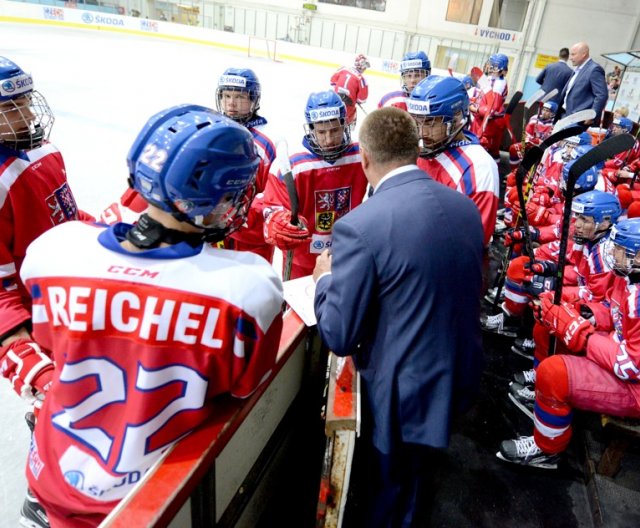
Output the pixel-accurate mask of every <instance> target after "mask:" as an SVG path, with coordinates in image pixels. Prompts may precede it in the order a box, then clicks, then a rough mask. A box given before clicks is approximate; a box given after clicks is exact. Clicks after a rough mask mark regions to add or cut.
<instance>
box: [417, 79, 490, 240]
mask: <svg viewBox="0 0 640 528" xmlns="http://www.w3.org/2000/svg"><path fill="white" fill-rule="evenodd" d="M407 106H408V112H409V114H411V116H412V117H413V118H414V119H415V121H416V123H417V124H418V128H419V132H420V137H421V138H422V139H421V152H420V157H419V158H418V166H419V167H420V168H421V169H423V170H424V171H426V172H427V174H429V176H431V177H432V178H433V179H434V180H436V181H438V182H440V183H442V184H444V185H446V186H448V187H451V188H452V189H456V190H458V191H459V192H461V193H463V194H465V195H466V196H468V197H469V198H471V200H473V201H474V202H475V204H476V205H477V207H478V211H480V216H481V217H482V227H483V229H484V243H485V245H488V243H489V240H490V239H491V235H492V234H493V230H494V228H495V224H496V211H497V210H498V196H499V194H498V193H499V179H498V167H497V165H496V163H495V161H493V159H492V158H491V156H489V155H488V154H487V152H486V151H485V150H484V149H483V148H482V147H481V146H480V145H479V143H478V139H477V138H476V137H475V136H474V135H473V134H471V133H469V132H467V131H465V126H466V124H467V121H468V119H469V97H468V95H467V91H466V90H465V89H464V86H463V85H462V83H461V82H460V81H459V80H458V79H456V78H454V77H441V76H439V75H431V76H429V77H428V78H427V79H424V80H422V81H420V83H418V85H417V86H416V87H415V89H414V90H413V92H411V96H410V97H409V98H408V100H407Z"/></svg>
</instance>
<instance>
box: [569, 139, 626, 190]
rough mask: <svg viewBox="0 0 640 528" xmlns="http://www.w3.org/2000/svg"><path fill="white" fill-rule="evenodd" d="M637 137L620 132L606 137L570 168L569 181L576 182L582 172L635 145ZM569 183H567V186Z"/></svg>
mask: <svg viewBox="0 0 640 528" xmlns="http://www.w3.org/2000/svg"><path fill="white" fill-rule="evenodd" d="M635 141H636V140H635V139H634V138H633V136H632V135H631V134H619V135H617V136H613V137H610V138H609V139H605V140H604V141H603V142H602V143H600V144H599V145H597V146H595V147H593V148H592V149H591V150H590V151H589V152H587V153H586V154H584V155H583V156H580V157H579V158H578V159H577V160H576V161H575V163H574V164H573V165H572V166H571V168H570V169H569V181H568V182H567V184H569V183H570V182H573V183H575V181H576V180H577V179H578V176H580V175H581V174H582V173H584V172H585V171H586V170H588V169H590V168H591V167H593V166H594V165H597V164H598V163H600V162H602V161H605V160H608V159H609V158H613V157H614V156H615V155H616V154H620V153H621V152H624V151H625V150H629V149H630V148H631V147H633V145H634V143H635ZM568 187H569V185H567V188H568Z"/></svg>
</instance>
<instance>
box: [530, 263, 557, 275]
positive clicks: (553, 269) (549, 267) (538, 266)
mask: <svg viewBox="0 0 640 528" xmlns="http://www.w3.org/2000/svg"><path fill="white" fill-rule="evenodd" d="M524 267H525V269H529V270H531V271H532V272H533V273H535V274H537V275H544V276H545V277H551V276H552V275H555V274H556V273H557V272H558V264H556V263H555V262H553V261H551V260H536V261H534V262H533V263H531V262H527V263H526V264H525V265H524Z"/></svg>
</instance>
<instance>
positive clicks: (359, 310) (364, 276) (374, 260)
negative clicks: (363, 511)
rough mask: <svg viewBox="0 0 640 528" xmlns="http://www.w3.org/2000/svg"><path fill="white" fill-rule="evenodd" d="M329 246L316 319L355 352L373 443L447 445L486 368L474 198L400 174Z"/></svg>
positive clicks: (336, 344)
mask: <svg viewBox="0 0 640 528" xmlns="http://www.w3.org/2000/svg"><path fill="white" fill-rule="evenodd" d="M332 254H333V262H332V270H331V274H330V275H327V276H325V277H322V278H321V279H320V280H319V281H318V283H317V285H316V297H315V312H316V316H317V318H318V330H319V332H320V336H321V337H322V340H323V341H324V343H325V344H326V345H327V346H328V347H329V348H330V349H331V350H333V352H334V353H336V354H337V355H341V356H343V355H350V354H355V361H356V365H357V368H358V370H359V371H360V374H361V376H362V379H363V383H364V385H365V389H366V393H367V396H368V398H369V404H370V406H371V410H372V413H373V419H374V424H373V425H374V428H373V430H374V437H373V442H374V445H375V446H376V447H377V448H378V449H379V450H380V451H381V452H383V453H391V452H392V450H393V449H394V448H395V447H397V446H398V445H399V444H398V441H402V442H411V443H418V444H422V445H429V446H434V447H446V446H447V445H448V441H449V429H450V418H451V414H452V412H455V411H456V410H463V409H465V408H467V407H468V406H469V405H470V404H471V402H472V401H473V398H474V397H475V395H476V391H477V388H478V385H479V379H480V372H481V368H482V342H481V334H480V326H479V315H480V314H479V306H480V288H481V281H482V279H481V270H482V254H483V231H482V223H481V220H480V214H479V213H478V209H477V207H476V206H475V204H474V203H473V202H472V201H471V200H470V199H469V198H467V197H466V196H464V195H463V194H460V193H458V192H456V191H454V190H452V189H449V188H448V187H446V186H444V185H442V184H440V183H437V182H435V181H434V180H432V179H431V178H430V177H428V176H427V174H426V173H425V172H423V171H421V170H411V171H409V172H406V173H401V174H398V175H396V176H393V177H391V178H390V179H389V180H387V181H385V182H383V183H382V184H381V185H380V186H379V188H378V189H377V190H376V192H375V194H374V195H373V196H372V197H371V198H369V199H368V200H367V201H365V202H364V203H363V204H362V205H360V206H358V207H357V208H355V209H354V210H352V211H351V212H350V213H348V214H347V215H346V216H344V217H343V218H341V219H340V220H339V221H338V222H336V224H335V225H334V231H333V244H332Z"/></svg>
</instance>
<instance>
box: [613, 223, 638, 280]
mask: <svg viewBox="0 0 640 528" xmlns="http://www.w3.org/2000/svg"><path fill="white" fill-rule="evenodd" d="M639 252H640V218H629V219H627V220H621V221H620V222H618V223H617V224H616V225H614V226H613V228H612V229H611V234H610V235H609V245H608V248H607V257H608V258H607V261H608V263H609V265H610V267H611V268H612V269H613V271H615V272H616V274H618V275H623V276H626V275H629V274H630V273H638V272H640V253H639Z"/></svg>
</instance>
